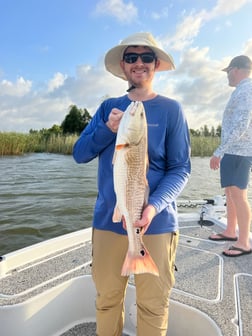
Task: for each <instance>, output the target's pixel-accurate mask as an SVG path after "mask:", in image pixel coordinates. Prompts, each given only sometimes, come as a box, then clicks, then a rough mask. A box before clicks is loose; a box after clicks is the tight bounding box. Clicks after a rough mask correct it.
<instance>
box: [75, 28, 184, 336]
mask: <svg viewBox="0 0 252 336" xmlns="http://www.w3.org/2000/svg"><path fill="white" fill-rule="evenodd" d="M105 67H106V69H107V70H108V71H109V72H110V73H112V74H113V75H115V76H117V77H119V78H121V79H123V80H125V81H127V82H128V90H127V91H128V92H127V94H124V95H122V96H121V97H116V98H109V99H107V100H105V101H103V102H102V103H101V105H100V106H99V107H98V109H97V111H96V113H95V115H94V116H93V118H92V120H91V122H90V123H89V124H88V126H87V127H86V128H85V130H84V131H83V132H82V134H81V135H80V137H79V139H78V140H77V142H76V143H75V145H74V148H73V157H74V159H75V160H76V162H77V163H86V162H89V161H91V160H93V159H94V158H96V157H98V196H97V200H96V204H95V209H94V216H93V238H92V240H93V245H92V249H93V260H92V276H93V279H94V283H95V286H96V291H97V296H96V322H97V327H96V328H97V329H96V333H97V335H99V336H119V335H120V336H121V335H122V330H123V324H124V298H125V290H126V287H127V284H128V277H125V276H121V268H122V265H123V262H124V259H125V255H126V253H127V249H128V238H127V232H126V231H125V229H124V228H123V223H113V221H112V216H113V211H114V207H115V204H116V196H115V192H114V187H113V166H112V159H113V153H114V149H115V141H116V134H117V130H118V126H119V123H120V120H121V118H122V115H123V111H125V110H126V108H127V107H128V105H129V104H130V103H131V102H132V101H142V102H143V105H144V108H145V112H146V118H147V123H148V156H149V170H148V174H147V179H148V183H149V187H150V194H149V199H148V204H147V206H146V207H145V208H144V209H143V213H142V218H141V219H140V220H139V221H138V222H137V223H135V225H136V226H137V227H140V228H142V232H144V233H145V234H144V236H143V240H144V243H145V245H146V248H147V249H148V250H149V253H150V255H151V256H152V258H153V259H154V262H155V263H156V265H157V267H158V270H159V276H155V275H153V274H148V273H145V274H137V275H135V285H136V304H137V335H140V336H145V335H151V336H165V335H166V333H167V328H168V306H169V294H170V291H171V288H172V287H173V285H174V266H175V265H174V262H175V254H176V248H177V243H178V218H177V207H176V198H177V197H178V195H179V194H180V192H181V191H182V190H183V188H184V187H185V185H186V183H187V180H188V177H189V174H190V169H191V168H190V167H191V164H190V139H189V132H188V126H187V122H186V118H185V116H184V113H183V111H182V108H181V106H180V104H179V103H178V102H177V101H175V100H173V99H171V98H167V97H164V96H161V95H159V94H157V93H156V92H155V91H154V90H153V88H152V82H153V79H154V75H155V72H156V71H167V70H171V69H174V63H173V60H172V58H171V56H170V55H169V54H167V53H166V52H165V51H164V50H162V49H161V48H160V47H159V46H158V44H157V42H156V41H155V39H154V37H153V36H152V35H151V34H150V33H144V32H142V33H136V34H133V35H131V36H129V37H127V38H125V39H124V40H122V42H121V43H120V44H119V45H117V46H115V47H114V48H112V49H110V50H109V51H108V52H107V54H106V56H105Z"/></svg>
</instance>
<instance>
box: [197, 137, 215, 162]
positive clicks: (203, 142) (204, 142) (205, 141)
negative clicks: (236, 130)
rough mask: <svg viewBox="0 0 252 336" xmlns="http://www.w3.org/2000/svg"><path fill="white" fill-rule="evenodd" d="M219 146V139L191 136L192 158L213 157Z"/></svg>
mask: <svg viewBox="0 0 252 336" xmlns="http://www.w3.org/2000/svg"><path fill="white" fill-rule="evenodd" d="M219 144H220V138H219V137H212V136H207V137H204V136H191V148H192V156H200V157H204V156H212V155H213V152H214V151H215V149H216V148H217V147H218V146H219Z"/></svg>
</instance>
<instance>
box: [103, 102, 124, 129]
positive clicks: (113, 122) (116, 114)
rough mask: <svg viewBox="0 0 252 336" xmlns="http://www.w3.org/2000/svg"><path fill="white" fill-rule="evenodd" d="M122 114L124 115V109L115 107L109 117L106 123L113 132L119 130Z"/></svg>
mask: <svg viewBox="0 0 252 336" xmlns="http://www.w3.org/2000/svg"><path fill="white" fill-rule="evenodd" d="M122 116H123V111H121V110H119V109H117V108H113V109H112V110H111V112H110V114H109V117H108V121H107V122H106V125H107V126H108V128H109V129H110V130H111V131H112V132H114V133H116V132H117V130H118V127H119V124H120V121H121V119H122Z"/></svg>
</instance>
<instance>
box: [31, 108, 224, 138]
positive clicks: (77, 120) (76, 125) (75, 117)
mask: <svg viewBox="0 0 252 336" xmlns="http://www.w3.org/2000/svg"><path fill="white" fill-rule="evenodd" d="M91 119H92V116H91V115H90V113H89V112H88V110H87V109H86V108H84V109H81V108H78V107H77V106H76V105H71V106H70V107H69V112H68V113H67V115H66V117H65V119H64V120H63V121H62V123H61V124H60V125H53V126H52V127H51V128H48V129H45V128H43V129H42V130H39V131H38V130H33V129H31V130H30V131H29V133H30V134H34V133H40V134H43V135H44V136H45V137H50V136H51V135H61V134H62V135H80V133H81V132H82V131H83V130H84V129H85V127H86V126H87V125H88V123H89V122H90V120H91ZM190 134H191V136H193V137H220V136H221V125H218V126H217V127H216V128H215V127H213V126H212V127H211V128H209V127H208V126H207V125H204V126H202V127H201V128H200V129H197V130H194V129H192V128H190Z"/></svg>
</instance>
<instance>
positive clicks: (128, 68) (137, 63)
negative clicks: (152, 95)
mask: <svg viewBox="0 0 252 336" xmlns="http://www.w3.org/2000/svg"><path fill="white" fill-rule="evenodd" d="M134 54H144V55H143V56H142V58H141V57H140V56H138V57H137V59H136V56H137V55H134ZM124 55H126V57H124V60H122V61H121V63H120V64H121V67H122V69H123V71H124V73H125V76H126V78H127V80H128V81H129V82H130V83H131V84H133V85H134V86H136V87H146V86H148V85H149V84H151V82H152V80H153V77H154V74H155V70H156V68H157V67H158V66H159V61H158V60H156V59H155V58H154V57H152V55H153V51H152V50H151V49H150V48H148V47H143V46H130V47H128V48H127V49H126V51H125V52H124ZM145 56H146V57H145ZM128 62H130V63H128Z"/></svg>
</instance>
